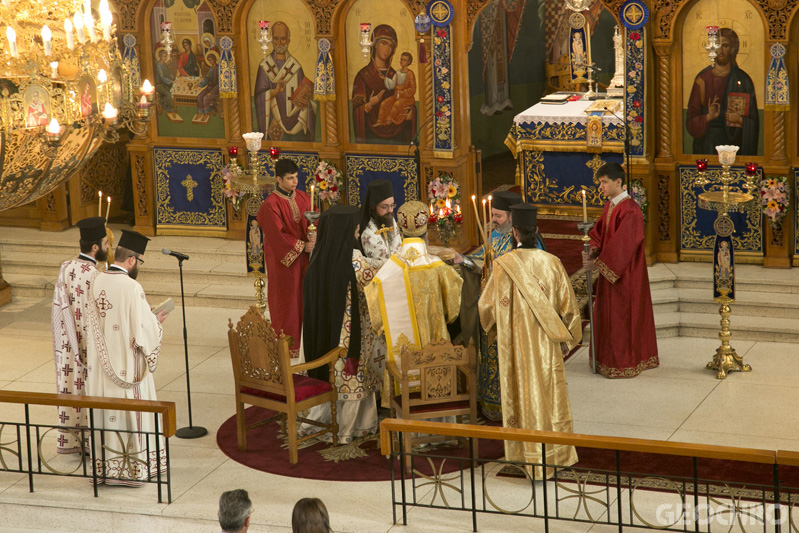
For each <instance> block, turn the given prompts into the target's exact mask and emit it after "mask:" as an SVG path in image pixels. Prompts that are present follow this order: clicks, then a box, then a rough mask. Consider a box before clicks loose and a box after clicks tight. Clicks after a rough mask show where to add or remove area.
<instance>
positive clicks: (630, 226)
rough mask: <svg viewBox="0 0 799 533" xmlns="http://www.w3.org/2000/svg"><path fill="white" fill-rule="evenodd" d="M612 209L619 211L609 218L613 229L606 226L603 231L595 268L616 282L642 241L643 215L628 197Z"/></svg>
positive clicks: (626, 269) (627, 267)
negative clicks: (613, 226)
mask: <svg viewBox="0 0 799 533" xmlns="http://www.w3.org/2000/svg"><path fill="white" fill-rule="evenodd" d="M630 202H631V203H630ZM622 204H628V205H622ZM614 210H618V211H619V212H618V214H616V216H615V217H613V216H611V220H610V224H613V225H615V229H613V231H609V230H611V228H607V230H606V231H605V234H604V237H605V238H604V240H603V242H602V248H601V250H600V252H599V256H598V257H597V259H596V267H597V270H599V272H600V273H601V274H602V275H603V276H604V277H605V279H607V280H608V281H609V282H611V283H616V281H618V279H619V278H620V277H621V276H622V274H623V273H624V272H627V271H628V270H629V268H630V264H631V263H632V260H633V257H634V256H635V253H636V251H637V250H638V248H639V247H640V246H641V244H642V243H643V242H644V217H643V215H642V214H641V210H640V209H639V208H638V205H637V204H636V203H635V200H633V199H631V198H628V199H626V200H624V201H622V202H621V203H620V204H619V205H617V206H616V207H615V209H614Z"/></svg>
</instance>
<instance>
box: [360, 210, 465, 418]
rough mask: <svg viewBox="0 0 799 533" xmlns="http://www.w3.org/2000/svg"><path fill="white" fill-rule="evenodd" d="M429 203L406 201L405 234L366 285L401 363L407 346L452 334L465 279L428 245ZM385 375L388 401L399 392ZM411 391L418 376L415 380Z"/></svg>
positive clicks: (392, 355)
mask: <svg viewBox="0 0 799 533" xmlns="http://www.w3.org/2000/svg"><path fill="white" fill-rule="evenodd" d="M427 216H428V211H427V206H426V205H425V204H423V203H422V202H418V201H411V202H406V203H405V204H403V206H402V207H401V208H400V210H399V215H398V222H399V226H400V229H401V230H402V233H403V235H404V236H405V238H404V239H403V241H402V246H401V247H400V249H399V251H398V252H397V253H395V254H393V255H392V256H391V259H389V260H388V261H387V262H386V264H385V265H383V268H381V269H380V270H379V271H378V272H377V275H376V276H375V279H374V280H373V281H372V283H370V284H369V285H367V286H366V290H365V291H366V300H367V302H368V304H369V315H370V317H371V319H372V327H374V328H375V330H376V331H378V332H379V331H384V332H385V335H386V343H387V346H388V360H389V361H391V362H393V363H394V364H396V365H397V368H401V365H400V352H401V350H402V347H403V346H406V345H413V346H416V347H418V348H421V347H422V346H424V345H425V344H427V343H428V342H430V341H438V340H441V339H444V340H447V341H449V340H450V337H449V331H448V330H447V324H448V323H451V322H453V321H455V319H456V318H457V317H458V313H459V312H460V305H461V286H462V284H463V280H462V279H461V277H460V276H459V275H458V273H457V272H456V271H455V269H454V268H452V267H451V266H450V265H447V264H445V263H444V262H443V261H441V259H439V258H438V256H435V255H432V254H430V253H428V251H427V244H426V242H425V239H424V238H425V236H426V234H427ZM384 376H385V377H384V381H383V405H388V395H389V394H391V393H393V394H395V395H396V394H399V390H395V391H389V390H388V387H387V386H386V378H387V374H384ZM410 386H411V392H414V388H416V390H418V387H419V381H418V380H417V381H416V382H415V384H414V382H413V381H412V382H411V383H410Z"/></svg>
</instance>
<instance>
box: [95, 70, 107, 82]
mask: <svg viewBox="0 0 799 533" xmlns="http://www.w3.org/2000/svg"><path fill="white" fill-rule="evenodd" d="M97 80H98V81H99V82H100V83H105V82H107V81H108V74H106V73H105V69H103V68H101V69H100V72H98V73H97Z"/></svg>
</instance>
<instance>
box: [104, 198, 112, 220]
mask: <svg viewBox="0 0 799 533" xmlns="http://www.w3.org/2000/svg"><path fill="white" fill-rule="evenodd" d="M106 200H108V207H106V208H105V221H106V222H108V215H110V214H111V197H110V196H109V197H108V198H106Z"/></svg>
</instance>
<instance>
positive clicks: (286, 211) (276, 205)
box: [258, 159, 315, 359]
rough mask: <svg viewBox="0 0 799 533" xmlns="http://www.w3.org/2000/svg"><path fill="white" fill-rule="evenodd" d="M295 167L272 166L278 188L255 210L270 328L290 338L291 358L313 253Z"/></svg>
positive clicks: (305, 199) (283, 162) (296, 350)
mask: <svg viewBox="0 0 799 533" xmlns="http://www.w3.org/2000/svg"><path fill="white" fill-rule="evenodd" d="M298 171H299V168H298V167H297V164H296V163H295V162H294V161H292V160H290V159H278V160H277V162H276V163H275V177H276V178H277V186H276V187H275V191H274V192H273V193H272V194H270V195H269V196H267V198H266V200H264V202H263V203H262V204H261V208H260V209H259V210H258V224H260V226H261V229H262V230H263V234H264V264H265V265H266V281H267V287H266V296H267V303H268V305H269V316H270V320H271V321H272V326H273V327H274V328H275V331H277V332H278V334H279V333H280V332H281V331H283V332H284V333H285V334H286V335H291V337H292V339H293V343H292V345H291V357H292V359H295V358H297V357H299V355H300V333H301V332H302V280H303V278H304V277H305V269H306V268H308V257H309V255H310V253H311V252H312V251H313V247H314V240H315V239H314V237H311V239H309V237H308V220H307V219H306V218H305V212H306V211H310V210H311V199H310V197H309V196H308V195H307V194H306V193H304V192H303V191H298V190H296V189H297V172H298Z"/></svg>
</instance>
